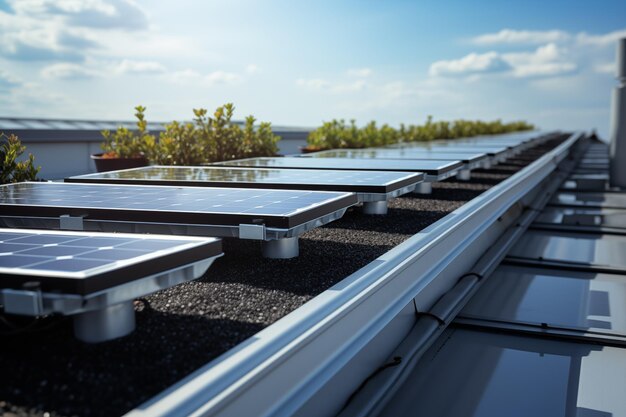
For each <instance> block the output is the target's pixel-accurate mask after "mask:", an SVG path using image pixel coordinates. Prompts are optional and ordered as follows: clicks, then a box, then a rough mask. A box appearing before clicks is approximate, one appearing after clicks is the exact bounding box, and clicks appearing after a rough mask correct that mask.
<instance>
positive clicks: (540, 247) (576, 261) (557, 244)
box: [507, 230, 626, 273]
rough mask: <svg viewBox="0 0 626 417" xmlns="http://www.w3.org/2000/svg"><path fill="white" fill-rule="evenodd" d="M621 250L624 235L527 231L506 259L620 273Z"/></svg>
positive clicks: (624, 261)
mask: <svg viewBox="0 0 626 417" xmlns="http://www.w3.org/2000/svg"><path fill="white" fill-rule="evenodd" d="M625 253H626V236H619V235H611V234H600V233H580V232H579V233H575V232H567V231H554V230H528V231H527V232H526V233H525V234H524V235H523V236H522V238H521V239H520V240H519V241H518V243H517V244H516V245H515V247H514V248H513V249H512V250H511V251H510V252H509V255H508V257H507V259H508V260H511V261H515V262H521V263H524V264H529V265H539V266H547V267H549V266H558V267H561V268H575V269H576V270H580V271H599V272H609V273H624V272H626V258H625V257H624V254H625Z"/></svg>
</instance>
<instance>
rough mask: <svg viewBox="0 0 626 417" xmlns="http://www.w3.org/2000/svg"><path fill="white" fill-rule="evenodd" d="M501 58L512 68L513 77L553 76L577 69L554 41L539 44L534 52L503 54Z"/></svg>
mask: <svg viewBox="0 0 626 417" xmlns="http://www.w3.org/2000/svg"><path fill="white" fill-rule="evenodd" d="M502 59H504V60H505V61H506V62H507V63H508V64H509V65H510V66H511V67H512V68H513V71H512V74H513V75H514V76H515V77H541V76H554V75H560V74H566V73H570V72H573V71H575V70H576V69H577V65H576V63H574V62H572V61H570V60H568V59H567V58H566V57H565V52H564V50H562V49H560V48H558V47H557V46H556V45H555V44H554V43H549V44H547V45H544V46H540V47H539V48H537V49H536V50H535V51H534V52H516V53H508V54H503V55H502Z"/></svg>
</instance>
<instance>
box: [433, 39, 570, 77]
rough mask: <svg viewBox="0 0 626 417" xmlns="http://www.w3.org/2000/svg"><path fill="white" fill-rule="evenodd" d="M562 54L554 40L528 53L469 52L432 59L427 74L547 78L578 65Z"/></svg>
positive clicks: (563, 52) (566, 71)
mask: <svg viewBox="0 0 626 417" xmlns="http://www.w3.org/2000/svg"><path fill="white" fill-rule="evenodd" d="M566 55H567V54H566V52H565V50H564V49H561V48H559V47H557V46H556V44H554V43H549V44H547V45H543V46H540V47H538V48H537V49H536V50H534V51H532V52H511V53H503V54H501V53H498V52H494V51H491V52H486V53H484V54H478V53H471V54H469V55H466V56H464V57H463V58H461V59H456V60H449V61H437V62H434V63H433V64H432V65H431V66H430V70H429V73H430V75H431V76H434V77H437V76H439V77H450V76H469V75H477V74H488V73H502V74H506V75H511V76H514V77H519V78H524V77H542V76H543V77H547V76H554V75H560V74H565V73H569V72H572V71H575V70H576V69H577V68H578V66H577V65H576V63H575V62H573V61H572V60H570V59H568V58H567V56H566Z"/></svg>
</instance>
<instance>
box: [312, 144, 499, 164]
mask: <svg viewBox="0 0 626 417" xmlns="http://www.w3.org/2000/svg"><path fill="white" fill-rule="evenodd" d="M302 156H303V157H308V158H358V159H369V158H376V159H430V160H454V159H458V160H459V161H461V162H463V163H464V164H470V165H471V167H470V168H473V167H475V166H478V164H480V163H481V162H482V161H483V160H485V159H486V158H488V155H487V154H485V153H481V152H467V153H462V152H454V153H438V152H434V151H430V150H420V149H410V148H409V149H405V148H399V149H392V148H367V149H334V150H329V151H321V152H313V153H308V154H304V155H302Z"/></svg>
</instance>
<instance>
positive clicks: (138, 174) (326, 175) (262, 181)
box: [65, 166, 424, 194]
mask: <svg viewBox="0 0 626 417" xmlns="http://www.w3.org/2000/svg"><path fill="white" fill-rule="evenodd" d="M423 177H424V176H423V174H421V173H407V172H392V171H316V170H299V169H292V170H283V169H261V168H254V169H249V168H228V167H217V166H215V167H212V166H211V167H209V166H203V167H184V166H149V167H141V168H134V169H127V170H121V171H109V172H102V173H95V174H87V175H79V176H75V177H70V178H66V179H65V182H83V183H86V182H93V183H109V184H145V185H149V184H152V185H172V186H202V187H230V188H232V187H234V186H236V187H245V188H272V189H292V190H293V189H297V190H323V191H346V192H357V193H368V194H386V193H392V192H394V191H396V190H400V189H402V188H405V187H410V186H415V184H417V183H419V182H421V181H422V180H423Z"/></svg>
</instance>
